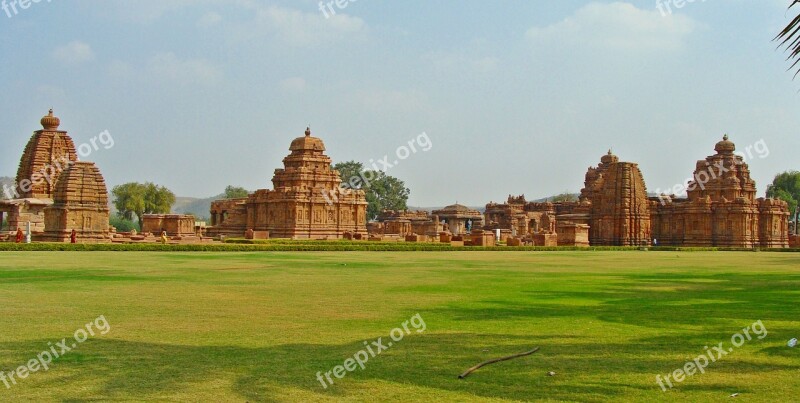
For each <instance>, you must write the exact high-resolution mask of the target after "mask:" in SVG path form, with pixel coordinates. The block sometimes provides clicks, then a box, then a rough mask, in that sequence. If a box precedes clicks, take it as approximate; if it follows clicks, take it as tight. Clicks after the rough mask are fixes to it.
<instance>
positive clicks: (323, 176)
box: [208, 129, 367, 239]
mask: <svg viewBox="0 0 800 403" xmlns="http://www.w3.org/2000/svg"><path fill="white" fill-rule="evenodd" d="M289 151H290V152H291V153H290V154H289V155H288V156H287V157H286V158H284V159H283V166H284V167H283V169H276V170H275V175H274V176H273V178H272V185H273V190H266V189H262V190H258V191H256V192H255V193H253V194H251V195H249V196H248V197H247V198H244V199H232V200H220V201H217V202H214V203H213V204H212V205H211V225H212V227H211V228H209V229H208V234H209V235H210V236H217V235H229V236H235V237H241V236H243V235H245V234H247V235H249V236H248V237H254V238H267V237H270V238H294V239H325V238H330V239H338V238H345V237H353V238H357V239H361V238H362V237H363V238H364V239H366V236H367V200H366V198H365V196H364V192H363V191H361V190H343V189H342V188H341V187H340V184H341V183H342V179H341V177H340V175H339V172H338V171H336V170H334V169H333V168H332V166H331V159H330V157H328V156H327V155H325V144H324V143H323V142H322V140H321V139H319V138H317V137H314V136H312V135H311V129H306V132H305V135H304V136H302V137H298V138H296V139H294V140H293V141H292V143H291V145H290V146H289Z"/></svg>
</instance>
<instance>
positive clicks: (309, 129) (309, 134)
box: [306, 125, 311, 137]
mask: <svg viewBox="0 0 800 403" xmlns="http://www.w3.org/2000/svg"><path fill="white" fill-rule="evenodd" d="M309 136H311V125H308V126H307V127H306V137H309Z"/></svg>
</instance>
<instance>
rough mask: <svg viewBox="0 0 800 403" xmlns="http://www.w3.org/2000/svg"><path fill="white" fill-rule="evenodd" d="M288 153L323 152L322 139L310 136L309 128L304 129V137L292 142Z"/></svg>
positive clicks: (323, 144)
mask: <svg viewBox="0 0 800 403" xmlns="http://www.w3.org/2000/svg"><path fill="white" fill-rule="evenodd" d="M289 151H325V143H323V142H322V139H320V138H317V137H313V136H312V135H311V128H307V129H306V135H305V136H303V137H298V138H296V139H294V140H293V141H292V145H291V146H289Z"/></svg>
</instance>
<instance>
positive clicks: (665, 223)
mask: <svg viewBox="0 0 800 403" xmlns="http://www.w3.org/2000/svg"><path fill="white" fill-rule="evenodd" d="M714 151H716V154H714V155H711V156H709V157H707V158H706V159H704V160H700V161H697V164H696V166H695V171H694V175H693V178H694V180H693V181H692V182H690V183H689V186H688V190H687V195H688V197H687V198H685V199H681V198H675V197H674V196H666V195H661V196H659V197H654V198H651V201H650V209H651V211H652V221H653V237H654V238H656V239H658V243H659V245H674V246H689V245H691V246H721V247H739V248H753V247H769V248H786V247H788V246H789V228H788V217H789V210H788V205H787V204H786V202H784V201H781V200H775V199H764V198H760V199H756V184H755V181H753V179H751V178H750V168H749V167H748V166H747V163H745V162H744V158H743V157H741V156H739V155H736V154H734V151H736V145H734V143H733V142H731V141H730V140H729V139H728V136H727V135H725V136H724V137H723V139H722V141H720V142H718V143H717V144H716V146H715V147H714Z"/></svg>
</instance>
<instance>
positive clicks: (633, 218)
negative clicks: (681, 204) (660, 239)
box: [581, 150, 651, 246]
mask: <svg viewBox="0 0 800 403" xmlns="http://www.w3.org/2000/svg"><path fill="white" fill-rule="evenodd" d="M581 200H582V201H588V202H590V203H591V207H590V213H589V214H590V220H589V226H590V229H589V241H590V243H591V244H592V245H596V246H602V245H605V246H644V245H650V239H651V238H650V203H649V201H648V199H647V188H646V187H645V184H644V178H643V177H642V172H641V171H640V170H639V166H638V165H637V164H634V163H632V162H620V161H619V158H618V157H617V156H616V155H613V154H612V153H611V151H610V150H609V151H608V154H607V155H604V156H603V158H601V159H600V165H598V166H597V167H596V168H589V171H588V172H587V173H586V182H585V187H584V189H583V190H581Z"/></svg>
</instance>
